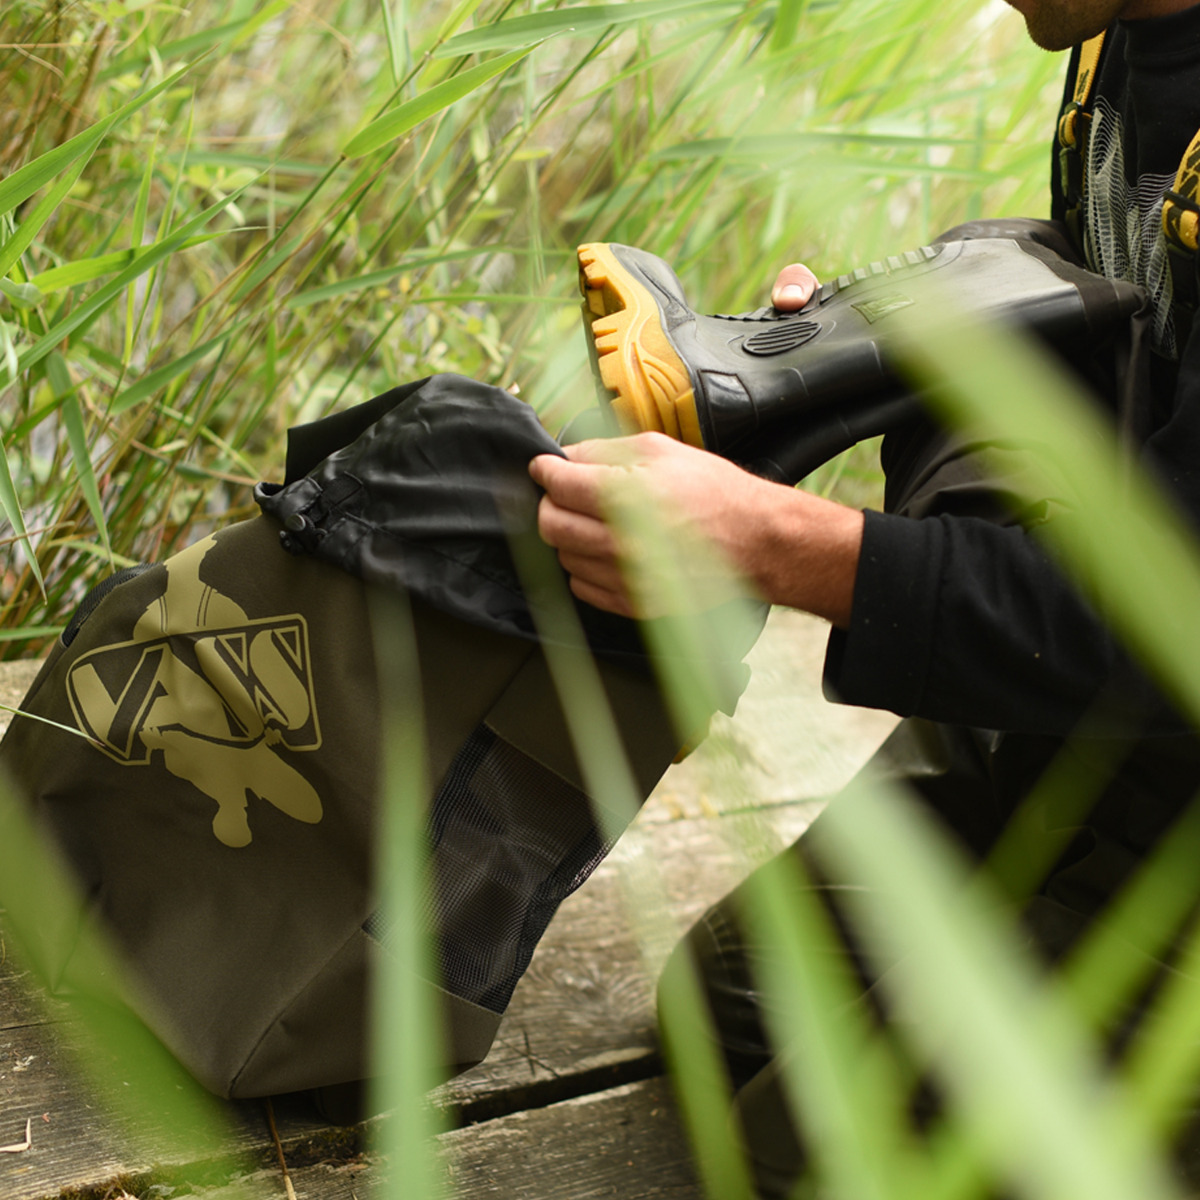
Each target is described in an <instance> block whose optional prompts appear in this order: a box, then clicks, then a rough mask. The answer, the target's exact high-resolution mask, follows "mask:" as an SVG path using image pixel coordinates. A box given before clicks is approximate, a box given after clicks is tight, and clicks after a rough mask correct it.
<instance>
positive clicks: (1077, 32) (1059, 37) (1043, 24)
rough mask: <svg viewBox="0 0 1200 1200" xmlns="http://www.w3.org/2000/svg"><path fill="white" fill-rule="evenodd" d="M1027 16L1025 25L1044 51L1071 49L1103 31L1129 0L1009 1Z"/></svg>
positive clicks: (1034, 40) (1035, 42)
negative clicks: (1081, 0)
mask: <svg viewBox="0 0 1200 1200" xmlns="http://www.w3.org/2000/svg"><path fill="white" fill-rule="evenodd" d="M1008 3H1009V4H1010V5H1011V6H1012V7H1013V8H1015V9H1016V10H1017V11H1018V12H1019V13H1020V14H1021V15H1022V16H1023V17H1024V18H1025V28H1026V29H1027V30H1028V31H1029V36H1030V38H1031V39H1032V41H1033V42H1034V44H1035V45H1038V46H1040V47H1041V48H1042V49H1043V50H1069V49H1070V48H1071V47H1072V46H1077V45H1079V43H1080V42H1086V41H1087V40H1088V38H1092V37H1095V36H1096V34H1098V33H1102V32H1103V31H1104V30H1105V29H1107V28H1108V27H1109V25H1111V24H1112V23H1113V21H1114V20H1115V19H1116V18H1117V16H1118V14H1119V13H1120V12H1121V10H1122V9H1123V8H1124V7H1126V4H1127V0H1083V2H1082V3H1081V2H1079V0H1074V2H1072V0H1016V2H1015V3H1014V0H1008Z"/></svg>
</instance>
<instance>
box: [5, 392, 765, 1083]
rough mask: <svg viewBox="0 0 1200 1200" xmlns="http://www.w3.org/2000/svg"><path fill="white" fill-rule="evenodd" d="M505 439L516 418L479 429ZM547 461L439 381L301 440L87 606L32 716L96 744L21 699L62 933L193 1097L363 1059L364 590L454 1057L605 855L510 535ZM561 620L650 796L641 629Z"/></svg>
mask: <svg viewBox="0 0 1200 1200" xmlns="http://www.w3.org/2000/svg"><path fill="white" fill-rule="evenodd" d="M496 427H503V428H506V429H509V430H510V431H511V428H513V427H515V428H517V429H518V431H519V433H518V436H517V437H516V438H515V441H514V440H512V439H511V438H510V441H511V443H512V444H510V445H507V446H502V445H500V444H499V443H497V442H495V441H494V440H493V442H491V443H489V442H488V439H489V437H492V434H491V433H489V432H488V430H489V429H493V430H494V428H496ZM467 429H469V430H470V431H471V432H469V433H464V430H467ZM504 437H508V434H505V435H504ZM464 438H465V439H466V441H467V442H468V443H469V445H468V446H465V447H464V445H463V441H464ZM503 440H504V438H503V437H502V438H501V441H503ZM478 442H483V443H485V444H486V447H487V448H486V449H485V450H484V451H479V449H478V445H477V444H476V443H478ZM297 447H300V449H299V450H298V449H297ZM398 447H399V449H398ZM406 447H407V448H406ZM547 448H549V449H550V450H551V451H552V452H558V450H557V447H556V446H555V444H554V443H553V441H552V440H551V439H549V438H548V436H547V435H545V434H544V433H542V432H541V430H540V426H537V424H536V421H534V420H533V419H532V414H531V413H530V412H529V410H528V409H525V407H524V406H523V405H519V402H516V401H514V400H512V398H511V397H508V396H507V395H506V394H505V393H502V392H498V391H497V389H491V388H484V387H483V386H482V385H478V384H474V383H472V382H471V381H467V380H457V379H455V378H454V377H448V376H443V377H435V379H434V380H431V381H421V382H420V383H419V384H415V385H410V386H409V387H407V388H403V389H397V390H396V391H395V392H392V393H388V395H387V396H385V397H381V398H380V399H379V400H378V401H376V402H372V404H371V405H367V406H363V408H362V409H360V410H354V411H353V413H351V414H350V415H349V416H348V417H347V415H346V414H342V416H341V417H339V418H337V419H335V420H334V421H333V423H332V424H324V425H320V426H316V427H310V428H309V429H308V430H307V431H304V430H302V431H297V436H296V437H294V439H293V445H292V455H291V460H292V461H290V464H289V474H288V480H287V482H286V483H285V484H284V485H282V486H280V485H275V486H263V487H260V489H259V495H258V498H259V501H260V503H261V504H262V506H263V508H264V514H263V515H260V516H258V517H255V518H254V519H251V520H248V521H245V522H243V523H241V524H236V525H232V526H230V527H228V528H225V529H222V530H220V531H218V532H216V533H214V534H213V535H211V536H209V537H205V538H203V539H202V540H201V541H199V542H197V543H196V544H194V545H192V546H191V547H189V548H188V549H186V550H184V551H183V552H182V553H179V554H176V555H175V556H173V557H171V558H169V559H168V560H167V561H166V562H164V563H162V564H159V565H156V566H151V567H147V568H135V569H133V570H130V571H126V572H122V573H120V574H119V575H117V576H115V577H113V579H112V580H110V581H108V582H107V583H106V584H104V585H102V586H101V587H100V588H99V589H97V591H96V592H95V593H93V594H92V595H91V596H89V597H88V598H87V600H86V601H85V602H84V604H82V605H81V607H80V609H79V611H78V612H77V613H76V616H75V618H74V619H73V621H72V622H71V624H70V626H69V628H68V629H67V630H66V631H65V632H64V634H63V636H62V637H61V638H60V640H59V642H58V644H57V645H56V646H55V648H54V650H53V652H52V654H51V655H50V657H49V658H48V660H47V661H46V663H45V666H44V668H43V669H42V671H41V673H40V674H39V676H38V678H37V680H36V681H35V683H34V685H33V687H32V689H31V690H30V692H29V695H28V697H27V698H26V700H25V702H24V705H23V706H22V707H23V708H24V710H25V711H27V712H29V713H31V714H36V715H38V716H42V717H46V718H49V719H50V720H52V721H55V722H59V723H60V724H62V725H66V726H68V727H70V728H73V729H76V730H79V731H81V732H83V733H84V734H86V735H87V737H88V738H89V739H91V740H90V742H89V741H87V740H85V739H83V738H79V737H77V736H72V735H71V734H70V733H69V732H64V731H62V730H58V729H55V728H53V727H51V726H49V725H46V724H43V723H40V722H36V721H33V720H26V719H22V718H21V717H17V718H15V719H14V721H13V723H12V725H11V727H10V729H9V732H8V734H7V736H6V737H5V739H4V741H3V743H2V744H0V769H3V770H4V771H5V772H6V773H7V775H8V777H9V779H10V782H11V783H12V784H13V785H14V790H15V792H16V793H17V794H18V795H20V796H23V797H24V798H25V799H26V800H27V801H28V803H29V804H30V805H31V806H32V808H33V811H34V813H35V814H36V817H37V821H38V823H39V825H40V827H41V828H42V829H43V830H44V831H45V833H46V835H47V837H48V839H49V840H50V841H51V842H52V844H53V845H54V846H56V847H57V849H58V850H59V851H61V853H62V855H63V856H64V857H65V859H66V860H67V861H68V863H69V864H70V866H71V868H72V870H73V873H74V875H75V877H76V878H77V880H78V882H79V886H80V895H81V897H82V905H83V913H82V914H81V924H85V923H88V922H93V921H94V922H96V923H97V924H98V925H99V927H100V928H102V929H103V930H104V931H105V932H106V933H107V934H108V935H109V936H110V937H111V938H112V940H113V942H114V943H115V945H116V947H117V949H118V952H119V953H120V954H121V955H122V956H123V959H124V963H125V965H126V967H127V969H128V972H129V975H130V978H131V979H132V980H133V981H134V984H135V986H134V988H133V989H132V990H133V994H134V996H135V1007H136V1008H137V1010H138V1012H139V1015H140V1016H141V1017H142V1018H143V1019H144V1020H145V1021H146V1022H147V1023H148V1024H149V1025H150V1027H151V1028H152V1029H153V1030H154V1031H155V1032H156V1033H157V1034H158V1035H159V1036H160V1037H161V1039H162V1040H163V1041H164V1043H165V1044H166V1045H167V1046H168V1047H169V1048H170V1050H171V1051H172V1052H173V1053H174V1054H175V1055H176V1056H177V1057H178V1059H179V1060H180V1061H181V1062H182V1063H183V1064H184V1066H185V1067H187V1069H188V1070H189V1071H190V1072H191V1073H192V1074H193V1075H194V1076H195V1077H196V1078H197V1079H198V1080H200V1082H201V1083H203V1084H204V1086H205V1087H207V1088H209V1089H210V1090H211V1091H213V1092H216V1093H218V1094H219V1095H222V1096H237V1097H249V1096H261V1095H269V1094H273V1093H280V1092H289V1091H296V1090H300V1089H308V1088H324V1087H329V1086H330V1085H336V1084H341V1083H344V1082H350V1081H356V1080H360V1079H363V1078H365V1077H368V1076H369V1074H370V1065H369V1062H368V1060H367V1054H368V1049H367V1048H368V1036H367V1025H368V1007H369V996H370V986H371V979H372V977H373V975H374V973H375V970H376V967H377V965H378V963H379V961H380V956H381V955H384V954H387V953H388V952H389V951H388V949H387V942H388V937H387V930H386V928H384V926H383V924H382V922H381V920H380V917H379V914H378V911H377V909H378V898H377V887H376V885H375V881H374V879H373V852H374V849H375V846H376V842H377V831H378V822H379V803H380V791H381V781H380V757H381V756H380V743H381V737H383V736H385V733H386V731H385V730H384V729H383V728H382V726H381V716H380V687H379V680H378V677H377V668H376V656H375V649H374V646H373V639H372V633H371V630H372V619H373V615H374V611H375V610H376V609H377V606H375V605H373V604H372V593H373V592H375V591H393V592H394V591H397V590H402V591H404V593H405V594H406V596H407V601H408V603H407V607H408V608H409V609H410V610H411V616H412V627H413V632H414V635H415V642H416V648H417V653H418V656H419V662H420V671H419V679H413V680H409V681H401V682H402V683H406V684H407V685H410V686H412V687H415V688H417V689H418V690H419V695H420V698H421V701H422V703H423V706H424V728H425V739H426V752H427V766H428V778H429V779H430V781H431V786H430V795H429V796H428V797H425V798H423V802H424V803H427V804H428V809H429V815H428V828H429V855H430V872H429V878H428V886H427V893H428V902H427V922H428V929H429V933H430V935H431V937H432V939H433V943H434V945H435V947H436V951H437V957H438V960H439V965H440V978H439V979H438V980H437V981H436V983H431V984H430V986H431V987H432V988H434V989H435V991H436V993H437V995H438V997H439V1001H440V1005H441V1010H442V1012H443V1013H444V1016H445V1028H446V1041H447V1059H448V1061H447V1064H446V1065H447V1067H448V1068H449V1069H454V1068H462V1067H465V1066H467V1065H470V1064H473V1063H475V1062H478V1061H479V1060H480V1059H482V1058H483V1057H484V1055H485V1054H486V1053H487V1051H488V1048H489V1046H490V1044H491V1041H492V1038H493V1036H494V1034H495V1031H496V1027H497V1025H498V1023H499V1020H500V1016H501V1014H502V1013H503V1011H504V1009H505V1006H506V1005H507V1003H508V1000H509V997H510V996H511V994H512V990H513V988H514V987H515V985H516V983H517V981H518V979H519V978H520V976H521V973H522V972H523V971H524V969H525V967H526V965H527V964H528V962H529V958H530V956H531V955H532V953H533V950H534V947H535V946H536V944H537V941H538V939H539V937H540V936H541V934H542V932H543V931H544V929H545V927H546V925H547V923H548V922H549V920H550V917H551V916H552V915H553V913H554V911H555V909H556V907H557V905H558V904H559V903H560V901H561V900H562V899H563V898H564V897H565V896H566V895H568V894H569V893H570V892H571V891H572V890H574V888H576V887H578V886H579V884H581V883H582V882H583V881H584V880H585V879H586V878H587V876H588V874H589V873H590V871H591V870H592V869H593V868H594V867H595V866H596V865H597V864H598V863H599V861H600V860H601V859H602V858H603V856H604V854H605V853H606V851H607V849H608V847H609V845H610V839H609V838H608V837H607V836H606V835H605V834H604V833H602V832H601V830H600V828H599V827H598V825H597V822H596V819H595V817H594V815H593V811H592V804H591V801H590V800H589V797H588V796H587V795H586V794H585V791H584V786H583V781H582V779H581V775H580V769H579V765H578V761H577V758H576V755H575V753H574V751H573V749H572V746H571V738H570V736H569V735H568V731H567V728H566V723H565V720H564V715H563V712H562V709H561V707H560V704H559V701H558V698H557V696H556V693H555V690H554V688H553V686H552V684H551V681H550V677H549V674H548V670H547V665H546V659H545V655H544V651H543V647H542V646H541V645H540V644H539V642H538V640H537V638H536V636H534V634H533V631H532V623H531V622H530V620H529V612H528V607H527V606H525V605H524V602H523V600H522V597H521V595H520V586H519V581H518V580H517V579H516V576H515V573H514V572H512V565H511V560H510V559H509V558H508V554H509V551H508V540H507V534H502V533H501V527H502V526H503V527H505V528H506V529H510V530H511V529H513V528H517V529H518V531H520V530H524V532H525V534H526V535H527V534H528V532H529V530H530V529H531V528H532V527H533V522H534V516H533V513H534V505H535V504H536V499H537V497H536V494H535V492H534V489H533V488H532V485H531V484H530V483H529V481H528V476H527V473H526V472H525V463H526V462H527V461H528V458H529V456H530V455H531V454H532V453H538V452H542V451H544V450H546V449H547ZM476 457H480V458H481V461H475V459H476ZM482 460H486V461H482ZM489 463H490V464H491V465H490V466H489V465H488V464H489ZM468 477H469V479H470V480H472V481H474V484H472V485H471V486H475V484H477V485H478V486H477V487H476V488H475V491H476V493H477V494H476V500H477V502H478V503H477V504H476V505H475V508H474V509H473V508H472V507H471V504H472V503H473V502H468V501H466V500H464V489H467V490H470V489H469V488H468V483H467V480H468ZM397 481H400V483H398V482H397ZM401 484H402V485H403V487H402V490H403V488H409V489H411V488H414V487H415V488H417V491H418V493H419V500H418V498H417V495H416V494H409V493H408V492H405V493H404V495H402V496H399V497H398V496H397V494H396V492H395V490H394V489H395V488H396V487H397V486H401ZM439 495H440V497H441V499H439V498H438V497H439ZM381 512H382V513H384V517H383V518H380V515H379V514H380V513H381ZM439 522H440V524H439ZM431 529H433V530H434V532H433V533H431V532H430V530H431ZM339 531H340V532H339ZM306 539H307V541H306ZM289 551H290V553H289ZM389 554H390V555H391V558H392V560H393V561H392V563H391V566H390V568H388V567H387V566H386V562H387V559H388V557H389ZM506 572H509V574H507V575H506ZM506 605H507V606H508V607H507V608H506ZM581 616H582V617H583V620H584V627H585V628H586V629H587V630H588V638H589V641H590V642H591V643H592V647H593V649H596V648H599V655H598V658H597V662H598V665H599V668H600V673H601V678H602V680H603V683H604V687H605V689H606V690H607V693H608V698H609V700H610V702H611V707H612V711H613V713H614V714H615V716H616V719H617V722H618V725H619V727H620V731H621V734H622V736H623V738H624V742H625V748H626V751H627V753H628V756H629V759H630V762H631V764H632V765H633V768H634V772H635V774H636V776H637V779H638V782H639V785H640V787H641V789H642V792H643V794H646V793H648V792H649V790H650V789H651V788H652V787H653V785H654V783H655V781H656V780H657V779H658V777H659V776H660V775H661V773H662V772H663V771H664V770H665V769H666V767H667V765H668V764H669V763H670V762H671V760H672V758H673V757H674V756H675V755H676V753H677V750H678V748H679V739H678V737H677V736H676V734H675V733H674V731H673V730H672V728H671V723H670V721H669V720H668V718H667V715H666V712H665V710H664V706H663V703H662V699H661V696H660V694H659V689H658V685H657V683H656V681H655V677H654V674H653V672H652V671H651V670H650V669H649V668H648V661H647V658H646V656H645V653H644V651H643V650H641V648H640V638H639V635H638V631H637V630H636V628H635V627H634V626H633V625H632V623H629V622H624V623H622V622H617V621H616V620H615V619H614V618H607V617H605V616H604V615H603V614H598V613H594V612H583V610H581ZM747 648H748V645H746V646H743V647H742V648H741V650H742V651H743V652H744V650H745V649H747ZM562 650H563V652H564V653H570V654H582V653H586V651H585V650H583V649H581V648H578V647H576V648H574V649H571V648H562ZM736 657H737V656H734V657H732V658H729V659H728V661H726V662H725V664H724V666H725V668H726V675H727V677H728V678H729V679H730V680H731V681H733V682H732V685H731V687H730V689H729V695H730V697H731V698H732V697H734V696H736V692H737V691H738V690H740V681H743V676H742V675H741V674H740V673H738V672H737V671H735V672H734V673H733V674H730V673H729V671H728V667H729V666H730V665H734V664H736ZM739 670H740V671H744V668H739ZM76 942H77V935H76V931H70V932H68V933H67V934H62V933H61V932H60V933H59V934H58V935H54V934H52V932H51V931H44V936H41V937H40V938H39V939H38V940H37V944H35V945H34V946H33V947H31V951H32V953H33V956H34V958H35V960H36V962H37V964H38V965H39V966H40V968H41V969H42V971H43V973H44V974H45V976H46V978H47V979H48V980H49V982H50V983H51V985H52V986H53V987H54V988H56V989H60V990H69V989H70V988H71V986H72V956H73V951H74V950H75V947H76Z"/></svg>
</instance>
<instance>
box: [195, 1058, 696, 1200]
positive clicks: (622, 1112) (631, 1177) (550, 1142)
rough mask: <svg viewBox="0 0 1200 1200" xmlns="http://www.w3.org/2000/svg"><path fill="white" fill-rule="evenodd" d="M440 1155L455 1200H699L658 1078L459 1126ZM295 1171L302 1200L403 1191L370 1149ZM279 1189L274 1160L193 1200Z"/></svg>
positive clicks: (250, 1199)
mask: <svg viewBox="0 0 1200 1200" xmlns="http://www.w3.org/2000/svg"><path fill="white" fill-rule="evenodd" d="M438 1154H439V1156H440V1158H441V1161H442V1163H443V1168H444V1171H445V1177H446V1179H447V1182H448V1184H449V1189H448V1194H449V1195H452V1196H454V1197H455V1200H512V1198H514V1197H521V1198H522V1200H534V1198H536V1200H601V1198H602V1197H619V1198H620V1200H701V1191H700V1188H699V1186H698V1185H697V1183H696V1179H695V1175H694V1173H693V1170H692V1166H691V1159H690V1155H689V1152H688V1147H687V1142H686V1139H685V1137H684V1134H683V1131H682V1129H681V1128H680V1124H679V1120H678V1117H677V1115H676V1109H675V1103H674V1100H673V1098H672V1096H671V1094H670V1087H669V1085H668V1083H667V1081H666V1080H665V1079H663V1078H662V1077H661V1076H660V1077H657V1078H654V1079H649V1080H644V1081H642V1082H639V1083H633V1084H626V1085H623V1086H621V1087H617V1088H611V1089H609V1090H607V1091H603V1092H599V1093H595V1094H591V1095H587V1096H581V1097H579V1098H577V1099H574V1100H566V1101H563V1102H562V1103H560V1104H552V1105H549V1106H547V1107H545V1108H538V1109H532V1110H527V1111H523V1112H519V1113H514V1114H512V1115H510V1116H507V1117H500V1118H498V1119H497V1120H494V1121H486V1122H484V1123H482V1124H479V1125H472V1126H469V1127H467V1128H465V1129H459V1130H454V1131H452V1132H450V1133H447V1134H443V1135H442V1136H441V1137H440V1138H439V1139H438ZM288 1174H289V1177H290V1179H291V1181H292V1185H293V1187H294V1188H295V1191H296V1195H297V1197H298V1200H351V1197H353V1198H354V1200H372V1198H378V1200H382V1198H383V1197H384V1196H388V1195H402V1194H403V1187H402V1181H397V1180H396V1178H395V1176H394V1172H393V1171H392V1169H391V1167H390V1165H389V1164H388V1163H387V1161H386V1160H385V1159H383V1158H381V1157H380V1156H379V1155H378V1154H376V1153H373V1152H370V1151H368V1152H365V1153H363V1154H360V1155H356V1156H354V1157H352V1158H350V1159H348V1160H346V1161H340V1162H339V1161H326V1162H317V1163H313V1164H309V1165H299V1166H297V1165H295V1164H293V1163H291V1162H289V1163H288ZM398 1184H400V1185H401V1186H397V1185H398ZM282 1194H283V1181H282V1174H281V1172H280V1170H279V1168H278V1167H277V1166H276V1167H272V1168H268V1169H263V1170H260V1171H257V1172H254V1173H252V1174H249V1175H246V1176H243V1177H240V1178H237V1179H234V1180H231V1181H230V1182H228V1183H226V1184H224V1185H222V1186H219V1187H214V1188H203V1189H200V1190H198V1191H197V1192H196V1200H278V1197H280V1196H281V1195H282Z"/></svg>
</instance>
